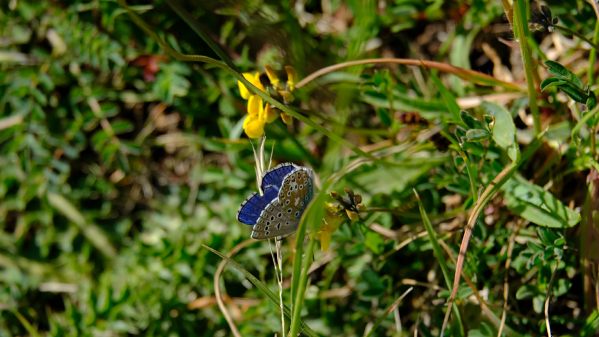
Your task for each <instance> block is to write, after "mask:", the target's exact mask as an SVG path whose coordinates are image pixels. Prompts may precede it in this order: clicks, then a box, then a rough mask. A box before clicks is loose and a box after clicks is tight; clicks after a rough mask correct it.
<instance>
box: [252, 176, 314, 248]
mask: <svg viewBox="0 0 599 337" xmlns="http://www.w3.org/2000/svg"><path fill="white" fill-rule="evenodd" d="M313 188H314V187H313V177H312V171H311V170H309V169H307V168H304V167H298V168H297V169H296V170H295V171H293V172H291V173H289V174H288V175H287V176H286V177H285V178H284V179H283V182H282V184H281V189H280V190H279V193H278V198H277V199H274V200H273V201H272V202H271V203H269V204H268V205H267V206H266V208H265V209H264V212H262V214H261V215H260V216H259V217H258V219H257V221H256V224H255V225H254V227H253V228H252V238H254V239H258V240H260V239H270V238H275V237H277V236H286V235H289V234H291V233H293V232H295V230H296V229H297V226H298V224H299V221H300V219H301V217H302V214H303V213H304V210H305V209H306V207H307V206H308V203H310V200H312V196H313Z"/></svg>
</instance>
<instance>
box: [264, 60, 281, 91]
mask: <svg viewBox="0 0 599 337" xmlns="http://www.w3.org/2000/svg"><path fill="white" fill-rule="evenodd" d="M264 70H265V71H266V76H268V79H269V80H270V83H271V84H272V86H273V87H275V89H279V82H280V80H279V76H277V73H276V72H275V71H274V70H273V69H272V68H271V67H270V66H269V65H265V66H264Z"/></svg>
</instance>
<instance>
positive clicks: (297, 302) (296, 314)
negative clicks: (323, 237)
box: [289, 236, 316, 336]
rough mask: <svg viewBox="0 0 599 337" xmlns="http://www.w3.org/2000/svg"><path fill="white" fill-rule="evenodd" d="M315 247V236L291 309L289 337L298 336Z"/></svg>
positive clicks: (304, 261) (310, 244)
mask: <svg viewBox="0 0 599 337" xmlns="http://www.w3.org/2000/svg"><path fill="white" fill-rule="evenodd" d="M315 246H316V240H315V239H314V236H310V239H309V241H308V249H307V250H306V251H305V255H304V257H303V261H302V271H301V274H300V278H299V282H298V288H297V289H296V291H295V293H294V294H293V295H294V299H293V306H292V308H291V326H290V328H289V336H297V333H298V331H299V327H300V317H301V313H302V306H303V304H304V295H305V293H306V286H307V285H308V269H309V268H310V262H311V261H312V254H313V253H314V247H315Z"/></svg>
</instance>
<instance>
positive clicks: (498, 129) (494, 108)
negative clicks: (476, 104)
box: [482, 102, 520, 161]
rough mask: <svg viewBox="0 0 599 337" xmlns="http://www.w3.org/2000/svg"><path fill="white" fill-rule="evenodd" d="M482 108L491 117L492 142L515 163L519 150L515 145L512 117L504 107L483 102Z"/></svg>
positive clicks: (514, 126) (516, 144)
mask: <svg viewBox="0 0 599 337" xmlns="http://www.w3.org/2000/svg"><path fill="white" fill-rule="evenodd" d="M482 107H483V108H484V109H485V110H486V111H487V113H488V114H490V115H491V116H492V117H493V128H492V130H493V131H492V132H493V140H494V141H495V143H496V144H497V146H499V147H500V148H502V149H504V150H506V151H507V154H508V156H509V157H510V159H511V160H512V161H517V160H518V157H519V156H520V149H519V147H518V143H516V125H515V124H514V120H513V119H512V115H511V114H510V113H509V111H507V110H506V109H505V108H504V107H502V106H500V105H497V104H495V103H491V102H483V103H482Z"/></svg>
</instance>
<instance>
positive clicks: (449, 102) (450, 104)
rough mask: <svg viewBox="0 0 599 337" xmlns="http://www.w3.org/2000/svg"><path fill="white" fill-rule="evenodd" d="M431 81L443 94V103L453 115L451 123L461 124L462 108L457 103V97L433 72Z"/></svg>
mask: <svg viewBox="0 0 599 337" xmlns="http://www.w3.org/2000/svg"><path fill="white" fill-rule="evenodd" d="M431 79H432V80H433V82H434V83H435V85H436V86H437V89H439V92H440V93H441V97H442V98H443V102H445V106H446V107H447V110H449V113H450V114H451V118H450V121H451V122H453V123H458V124H459V123H460V122H461V121H462V119H461V118H460V112H461V111H460V106H459V105H458V102H457V101H456V98H455V96H454V95H453V94H452V93H451V92H449V90H447V88H446V87H445V86H444V85H443V82H441V80H440V79H439V78H438V77H437V76H436V75H435V72H431Z"/></svg>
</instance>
